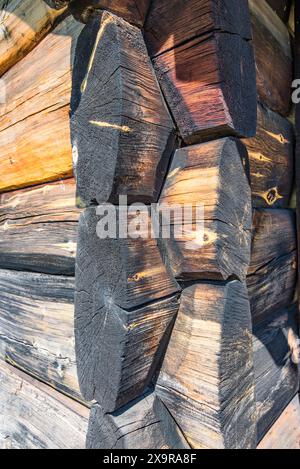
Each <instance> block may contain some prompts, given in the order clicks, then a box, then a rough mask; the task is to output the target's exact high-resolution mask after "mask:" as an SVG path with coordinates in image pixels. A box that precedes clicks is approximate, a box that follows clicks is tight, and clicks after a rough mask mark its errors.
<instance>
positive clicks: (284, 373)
mask: <svg viewBox="0 0 300 469" xmlns="http://www.w3.org/2000/svg"><path fill="white" fill-rule="evenodd" d="M297 314H298V313H297V306H296V305H295V306H294V307H292V308H290V309H285V310H282V311H280V312H277V313H274V314H271V316H269V317H268V318H267V319H266V320H265V321H264V322H262V323H261V324H259V325H255V326H254V328H253V336H254V339H253V362H254V371H255V383H256V385H255V396H256V407H257V433H258V441H260V440H261V439H262V438H263V437H264V436H265V435H266V434H267V432H268V431H269V429H270V428H271V426H272V425H273V424H274V423H275V421H276V420H277V419H278V417H279V416H280V414H281V412H282V410H283V409H284V408H285V407H286V406H287V405H288V403H289V402H290V401H291V400H292V399H293V397H294V396H295V394H296V393H297V392H298V390H299V370H298V364H299V357H300V355H299V339H298V327H299V324H298V318H297Z"/></svg>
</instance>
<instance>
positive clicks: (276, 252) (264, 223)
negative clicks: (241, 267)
mask: <svg viewBox="0 0 300 469" xmlns="http://www.w3.org/2000/svg"><path fill="white" fill-rule="evenodd" d="M296 274H297V254H296V228H295V216H294V214H293V212H292V211H289V210H267V209H266V210H256V211H255V212H254V218H253V239H252V254H251V263H250V267H249V274H248V277H247V287H248V292H249V299H250V305H251V314H252V320H253V323H258V322H260V321H262V320H264V319H265V317H266V316H267V315H268V314H269V313H271V312H274V311H276V310H280V309H282V308H284V307H286V306H288V305H289V304H291V302H292V301H293V298H294V295H295V289H296Z"/></svg>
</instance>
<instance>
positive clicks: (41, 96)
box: [0, 18, 82, 192]
mask: <svg viewBox="0 0 300 469" xmlns="http://www.w3.org/2000/svg"><path fill="white" fill-rule="evenodd" d="M81 29H82V26H81V25H80V24H79V23H76V22H75V21H74V20H72V19H71V18H67V19H66V20H65V21H64V22H62V23H61V24H60V25H59V26H58V27H57V28H56V29H55V30H54V31H53V33H51V34H49V35H48V36H47V37H46V38H45V39H44V40H43V41H42V42H41V43H40V44H39V45H38V46H37V47H36V48H35V49H34V50H33V51H32V52H30V54H28V55H27V56H26V57H25V58H24V59H23V60H22V61H20V62H19V63H18V64H16V65H15V66H14V67H13V68H12V69H11V70H9V71H8V72H7V73H6V74H5V75H4V76H3V77H2V80H3V84H4V86H5V87H6V102H5V103H2V104H0V114H1V119H0V148H1V149H0V192H3V191H8V190H12V189H17V188H21V187H28V186H32V185H34V184H39V183H43V182H47V181H53V180H57V179H61V178H66V177H70V176H72V172H73V171H72V154H71V145H70V130H69V102H70V93H71V61H72V48H71V45H72V43H73V41H75V40H76V38H77V37H78V35H79V32H80V30H81Z"/></svg>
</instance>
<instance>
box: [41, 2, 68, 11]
mask: <svg viewBox="0 0 300 469" xmlns="http://www.w3.org/2000/svg"><path fill="white" fill-rule="evenodd" d="M44 2H46V3H47V5H49V7H51V8H55V9H56V10H61V9H62V8H65V7H67V6H69V3H70V2H71V0H44Z"/></svg>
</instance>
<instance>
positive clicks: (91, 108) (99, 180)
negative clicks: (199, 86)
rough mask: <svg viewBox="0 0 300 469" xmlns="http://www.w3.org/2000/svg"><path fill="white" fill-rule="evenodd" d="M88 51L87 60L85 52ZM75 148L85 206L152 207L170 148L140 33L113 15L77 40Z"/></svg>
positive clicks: (167, 123) (167, 122) (170, 134)
mask: <svg viewBox="0 0 300 469" xmlns="http://www.w3.org/2000/svg"><path fill="white" fill-rule="evenodd" d="M91 50H92V52H91V54H90V51H91ZM71 126H72V144H73V159H74V166H75V171H76V176H77V187H78V195H79V197H80V198H81V199H82V200H83V201H84V202H85V203H86V204H88V205H89V204H90V203H91V202H94V201H97V202H98V203H102V202H107V201H113V202H116V201H117V200H118V196H119V194H122V195H128V201H129V202H131V201H139V202H155V201H156V200H157V197H158V194H159V192H160V189H161V184H162V182H163V178H164V176H165V172H166V170H167V165H168V162H169V158H170V156H171V153H172V151H173V148H174V143H175V135H174V131H173V123H172V121H171V118H170V116H169V113H168V110H167V108H166V106H165V104H164V101H163V98H162V95H161V92H160V90H159V86H158V84H157V81H156V77H155V74H154V72H153V69H152V66H151V61H150V59H149V56H148V53H147V50H146V47H145V44H144V40H143V36H142V33H141V32H140V30H139V29H137V28H135V27H134V26H130V25H129V24H128V23H126V22H125V21H123V20H122V19H120V18H118V17H117V16H114V15H112V14H110V13H107V12H105V13H103V15H102V16H101V18H98V17H97V18H94V19H93V20H92V21H90V22H89V23H88V25H87V26H86V27H85V29H84V32H83V34H82V35H81V36H80V38H79V41H78V44H77V50H76V61H75V67H74V76H73V97H72V117H71Z"/></svg>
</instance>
